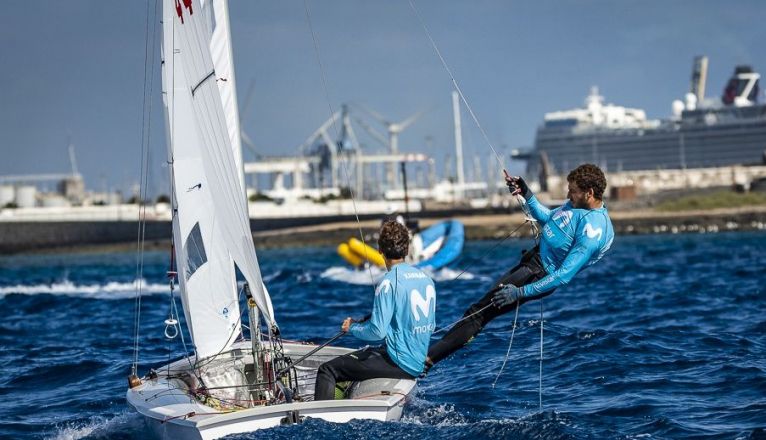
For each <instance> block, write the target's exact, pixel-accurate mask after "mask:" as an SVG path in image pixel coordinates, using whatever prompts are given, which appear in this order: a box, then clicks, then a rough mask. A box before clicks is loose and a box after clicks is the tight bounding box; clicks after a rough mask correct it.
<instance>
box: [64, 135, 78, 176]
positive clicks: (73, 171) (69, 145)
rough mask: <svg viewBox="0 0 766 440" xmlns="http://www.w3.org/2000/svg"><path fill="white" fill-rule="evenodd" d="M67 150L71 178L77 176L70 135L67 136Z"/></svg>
mask: <svg viewBox="0 0 766 440" xmlns="http://www.w3.org/2000/svg"><path fill="white" fill-rule="evenodd" d="M67 144H68V145H67V148H68V149H69V164H70V165H71V166H72V176H77V175H78V174H79V173H78V172H77V159H75V156H74V144H73V143H72V135H71V134H68V135H67Z"/></svg>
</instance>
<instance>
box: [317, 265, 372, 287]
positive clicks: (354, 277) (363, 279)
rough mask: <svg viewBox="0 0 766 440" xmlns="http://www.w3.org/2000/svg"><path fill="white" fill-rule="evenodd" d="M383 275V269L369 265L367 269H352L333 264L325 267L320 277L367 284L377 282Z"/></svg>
mask: <svg viewBox="0 0 766 440" xmlns="http://www.w3.org/2000/svg"><path fill="white" fill-rule="evenodd" d="M383 275H385V272H384V271H383V269H380V268H379V267H370V268H369V269H352V268H349V267H347V266H333V267H329V268H327V269H326V270H325V271H324V272H322V274H321V275H320V277H322V278H328V279H331V280H333V281H340V282H343V283H348V284H357V285H363V286H369V285H372V284H377V283H378V281H380V279H381V278H382V277H383Z"/></svg>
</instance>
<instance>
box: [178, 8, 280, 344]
mask: <svg viewBox="0 0 766 440" xmlns="http://www.w3.org/2000/svg"><path fill="white" fill-rule="evenodd" d="M216 1H218V0H216ZM187 5H188V6H187ZM175 6H176V5H175V3H174V1H173V0H165V2H164V12H163V23H164V25H163V32H164V36H163V55H164V57H165V59H164V63H163V89H164V90H163V91H164V93H163V96H164V98H165V107H166V111H167V120H166V122H167V127H168V133H169V136H168V139H169V144H168V155H169V159H170V162H171V163H172V172H171V178H172V182H173V186H174V191H173V209H174V215H173V237H174V241H175V243H176V244H177V246H176V260H177V264H178V271H177V272H178V274H179V283H180V287H181V289H180V290H181V299H182V302H183V307H184V314H185V317H186V322H187V326H188V328H189V332H190V334H191V336H192V340H193V342H194V344H195V348H196V350H197V355H198V357H200V358H203V357H208V356H213V355H215V354H217V353H219V352H221V351H223V350H225V349H226V348H228V347H229V346H231V344H232V343H233V342H234V341H235V340H236V339H237V336H238V335H239V334H240V333H241V323H240V310H239V299H240V298H239V292H238V288H237V280H236V270H235V267H236V268H239V270H240V272H241V273H242V275H243V276H244V277H245V279H246V281H247V282H248V283H249V285H250V286H251V291H252V292H253V298H254V299H255V301H256V304H257V306H258V308H259V309H260V311H261V313H262V314H263V316H264V318H265V319H266V320H267V322H268V323H269V324H273V325H275V321H274V315H273V308H272V305H271V299H270V298H269V296H268V293H267V292H266V290H265V288H264V287H263V280H262V277H261V272H260V268H259V266H258V259H257V257H256V254H255V248H254V246H253V241H252V235H251V233H250V224H249V217H248V213H247V203H246V200H245V193H244V190H243V186H242V185H243V182H241V180H240V178H241V162H239V164H238V162H237V160H236V157H235V154H234V151H233V149H232V140H231V137H230V133H229V129H228V125H227V117H226V115H225V111H224V108H223V104H222V100H221V94H220V91H219V88H218V86H217V85H216V82H218V81H217V77H216V71H217V66H214V64H213V60H212V58H211V54H210V47H209V44H210V39H211V34H210V29H209V26H208V24H207V22H206V21H205V20H204V15H203V12H202V11H203V9H202V8H200V7H199V5H198V4H197V2H196V1H192V2H187V1H184V2H183V4H181V8H180V9H176V7H175ZM216 23H217V26H218V27H220V26H221V25H222V24H223V22H222V20H217V21H216ZM168 48H172V50H169V49H168ZM192 85H193V86H192Z"/></svg>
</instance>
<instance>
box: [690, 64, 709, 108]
mask: <svg viewBox="0 0 766 440" xmlns="http://www.w3.org/2000/svg"><path fill="white" fill-rule="evenodd" d="M706 82H707V57H706V56H704V55H701V56H696V57H694V65H693V67H692V81H691V87H690V88H689V92H690V93H692V94H693V95H694V96H696V97H697V102H702V100H703V99H705V83H706Z"/></svg>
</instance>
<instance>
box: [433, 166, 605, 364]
mask: <svg viewBox="0 0 766 440" xmlns="http://www.w3.org/2000/svg"><path fill="white" fill-rule="evenodd" d="M567 181H568V183H569V191H568V193H567V198H568V199H569V200H568V201H567V202H566V203H565V204H564V205H563V206H560V207H558V208H556V209H553V210H551V209H548V208H547V207H545V206H544V205H543V204H542V203H540V202H539V201H538V200H537V198H536V197H535V196H534V194H532V191H530V189H529V187H528V186H527V184H526V182H524V179H522V178H521V177H512V176H508V175H506V184H507V185H508V188H509V189H510V191H511V193H512V194H514V195H516V194H521V195H522V196H523V197H524V199H525V200H526V203H527V206H528V207H529V214H530V215H531V216H532V217H533V218H534V219H535V220H537V222H539V224H540V225H541V226H542V231H541V234H540V242H539V244H538V245H537V246H535V247H534V248H533V249H531V250H529V251H525V252H523V253H522V256H521V261H520V262H519V264H518V265H517V266H515V267H514V268H512V269H510V270H509V271H508V272H506V273H505V274H504V275H503V276H501V277H500V278H499V279H498V280H497V281H496V282H495V283H494V284H493V286H492V288H491V289H489V291H487V292H486V293H485V294H484V296H483V297H482V298H481V299H480V300H479V301H477V302H476V303H474V304H473V305H471V307H469V308H468V310H466V311H465V313H464V314H463V319H462V320H461V321H459V322H458V324H457V325H456V326H455V327H453V328H452V329H451V330H450V331H449V332H448V333H447V334H446V335H444V337H443V338H442V339H441V340H439V341H438V342H436V343H435V344H433V345H432V346H431V347H430V349H429V352H428V359H427V361H426V369H428V368H430V367H431V366H432V365H433V364H435V363H437V362H440V361H441V360H443V359H444V358H446V357H447V356H449V355H450V354H452V353H454V352H455V351H457V350H458V349H459V348H460V347H463V346H465V345H466V344H468V343H469V342H470V341H471V340H472V339H473V338H474V337H475V336H476V335H477V334H478V333H479V332H480V331H481V330H482V329H483V328H484V326H485V325H487V324H488V323H489V322H490V321H492V320H493V319H495V318H496V317H498V316H500V315H503V314H505V313H508V312H509V311H512V310H515V309H516V307H517V306H519V305H521V304H524V303H526V302H528V301H531V300H536V299H540V298H543V297H545V296H547V295H550V294H551V293H553V291H554V290H555V289H556V288H557V287H561V286H564V285H566V284H567V283H569V282H570V281H571V280H572V278H574V276H575V275H577V274H578V273H579V272H581V271H582V270H584V269H585V268H587V267H590V266H592V265H594V264H596V262H598V261H599V260H600V259H601V258H602V257H603V256H604V254H605V253H606V252H607V250H609V247H610V246H611V245H612V241H613V239H614V229H613V228H612V222H611V220H610V219H609V213H608V211H607V209H606V206H605V205H604V202H603V194H604V190H605V189H606V177H605V176H604V173H603V172H602V171H601V169H600V168H598V167H597V166H596V165H592V164H584V165H581V166H579V167H577V168H575V169H574V170H572V171H571V172H570V173H569V175H568V176H567Z"/></svg>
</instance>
